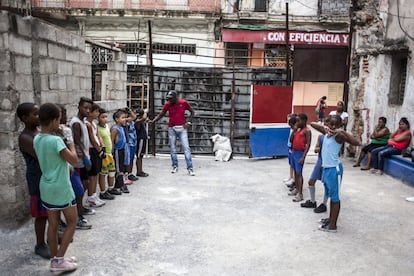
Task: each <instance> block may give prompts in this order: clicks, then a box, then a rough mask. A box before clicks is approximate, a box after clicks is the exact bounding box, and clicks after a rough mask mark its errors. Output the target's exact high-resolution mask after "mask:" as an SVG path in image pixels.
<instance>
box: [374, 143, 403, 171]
mask: <svg viewBox="0 0 414 276" xmlns="http://www.w3.org/2000/svg"><path fill="white" fill-rule="evenodd" d="M399 154H401V150H399V149H397V148H394V147H393V146H391V145H386V146H383V147H379V148H376V149H373V150H372V151H371V155H372V165H373V167H374V168H375V169H379V170H381V171H382V170H384V158H386V157H390V156H391V155H399Z"/></svg>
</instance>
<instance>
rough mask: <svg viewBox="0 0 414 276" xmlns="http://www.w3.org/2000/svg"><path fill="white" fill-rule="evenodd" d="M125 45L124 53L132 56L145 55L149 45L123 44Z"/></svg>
mask: <svg viewBox="0 0 414 276" xmlns="http://www.w3.org/2000/svg"><path fill="white" fill-rule="evenodd" d="M122 44H124V45H125V48H124V49H123V51H124V52H125V53H127V54H130V55H145V53H146V50H147V44H145V43H129V42H128V43H122Z"/></svg>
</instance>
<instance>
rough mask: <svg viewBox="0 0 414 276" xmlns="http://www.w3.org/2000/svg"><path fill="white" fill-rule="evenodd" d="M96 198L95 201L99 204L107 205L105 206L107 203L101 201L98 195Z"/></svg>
mask: <svg viewBox="0 0 414 276" xmlns="http://www.w3.org/2000/svg"><path fill="white" fill-rule="evenodd" d="M94 197H95V200H96V201H97V202H99V203H101V204H102V205H105V204H106V202H105V201H103V200H102V199H100V198H99V197H98V196H97V195H95V196H94Z"/></svg>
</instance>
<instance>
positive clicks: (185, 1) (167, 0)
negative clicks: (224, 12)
mask: <svg viewBox="0 0 414 276" xmlns="http://www.w3.org/2000/svg"><path fill="white" fill-rule="evenodd" d="M31 4H32V8H60V9H97V10H105V9H123V10H177V11H203V12H220V10H221V0H32V1H31Z"/></svg>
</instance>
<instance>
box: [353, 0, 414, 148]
mask: <svg viewBox="0 0 414 276" xmlns="http://www.w3.org/2000/svg"><path fill="white" fill-rule="evenodd" d="M398 1H399V10H398V9H397V1H386V0H365V1H358V3H359V5H356V6H355V7H354V8H355V11H354V16H353V22H354V25H355V33H354V36H353V38H354V41H353V42H354V47H353V51H352V61H351V72H350V95H349V103H348V111H349V113H350V125H352V124H353V123H354V121H356V120H354V117H355V114H356V113H355V112H354V110H355V109H358V108H359V109H361V110H362V117H363V119H364V123H365V130H364V135H363V138H364V139H363V141H364V142H366V141H369V138H368V137H369V134H370V132H372V129H373V127H374V125H375V124H376V122H377V120H378V117H380V116H385V117H387V119H388V126H389V128H390V129H391V131H394V130H395V129H397V128H398V121H399V119H400V118H401V117H407V118H408V120H409V121H410V122H411V123H412V124H413V123H414V109H413V106H414V62H413V61H412V59H410V58H409V59H408V64H407V79H406V82H405V95H404V101H403V103H402V104H401V105H397V104H390V101H389V93H390V84H391V64H392V59H393V54H395V53H398V52H401V51H404V49H405V48H408V49H409V51H412V50H413V48H414V41H413V37H412V38H409V37H408V36H409V35H410V34H413V33H414V20H413V18H414V6H413V5H412V3H411V2H410V1H408V0H398ZM398 13H399V14H400V22H399V21H398ZM400 24H401V26H400ZM401 27H402V28H403V29H402V28H401ZM404 31H405V32H406V33H404ZM355 107H357V108H355Z"/></svg>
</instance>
